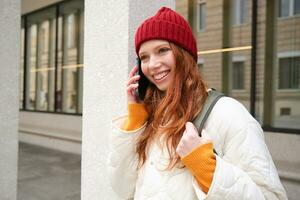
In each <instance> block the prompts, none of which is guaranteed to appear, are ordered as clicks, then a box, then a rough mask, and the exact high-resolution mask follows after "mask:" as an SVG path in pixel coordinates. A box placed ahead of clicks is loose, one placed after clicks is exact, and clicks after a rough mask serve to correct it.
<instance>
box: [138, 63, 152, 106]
mask: <svg viewBox="0 0 300 200" xmlns="http://www.w3.org/2000/svg"><path fill="white" fill-rule="evenodd" d="M136 61H137V66H138V74H139V75H140V79H139V80H138V84H139V86H138V89H137V96H138V97H139V99H140V100H142V101H144V98H145V95H146V91H147V88H148V85H149V80H148V79H147V78H146V76H145V75H144V73H143V72H142V67H141V60H140V58H137V59H136Z"/></svg>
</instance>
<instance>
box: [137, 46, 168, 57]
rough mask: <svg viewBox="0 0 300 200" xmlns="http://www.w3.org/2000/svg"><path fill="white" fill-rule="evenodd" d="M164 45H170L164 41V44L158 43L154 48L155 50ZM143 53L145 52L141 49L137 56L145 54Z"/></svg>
mask: <svg viewBox="0 0 300 200" xmlns="http://www.w3.org/2000/svg"><path fill="white" fill-rule="evenodd" d="M165 45H168V47H170V45H169V43H164V44H160V45H158V46H156V47H154V49H155V50H156V49H159V48H161V47H163V46H165ZM145 53H146V52H144V51H142V52H141V53H139V56H140V57H141V56H142V55H143V54H145Z"/></svg>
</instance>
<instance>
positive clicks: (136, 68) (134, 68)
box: [129, 65, 138, 78]
mask: <svg viewBox="0 0 300 200" xmlns="http://www.w3.org/2000/svg"><path fill="white" fill-rule="evenodd" d="M137 71H138V66H137V65H136V66H134V67H133V68H132V70H131V71H130V72H129V78H131V77H133V76H134V74H135V73H136V72H137Z"/></svg>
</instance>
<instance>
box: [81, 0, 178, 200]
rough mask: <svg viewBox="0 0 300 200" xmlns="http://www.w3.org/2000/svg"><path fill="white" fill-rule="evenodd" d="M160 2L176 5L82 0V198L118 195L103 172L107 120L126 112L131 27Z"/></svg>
mask: <svg viewBox="0 0 300 200" xmlns="http://www.w3.org/2000/svg"><path fill="white" fill-rule="evenodd" d="M161 6H168V7H171V8H174V7H175V1H174V0H166V1H160V0H154V1H148V0H115V1H113V2H112V1H98V0H86V1H85V27H84V31H85V34H84V83H83V84H84V85H83V88H84V90H83V117H82V123H83V133H82V179H81V188H82V190H81V199H82V200H96V199H99V198H100V199H118V197H117V196H116V195H115V194H114V193H113V191H112V189H111V188H110V186H109V180H108V177H107V172H106V160H107V155H108V136H109V134H110V132H111V119H112V118H113V117H115V116H117V115H120V114H124V113H126V91H125V88H126V80H127V76H128V72H129V70H130V69H131V68H132V66H133V65H134V64H135V57H136V55H135V51H134V33H135V30H136V28H137V26H138V25H139V24H140V23H141V21H142V20H143V19H145V18H146V17H147V16H150V15H153V14H154V13H155V12H156V11H157V10H158V9H159V8H160V7H161ZM120 178H121V177H120Z"/></svg>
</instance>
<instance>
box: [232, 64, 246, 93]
mask: <svg viewBox="0 0 300 200" xmlns="http://www.w3.org/2000/svg"><path fill="white" fill-rule="evenodd" d="M232 89H233V90H242V89H244V62H240V61H239V62H233V63H232Z"/></svg>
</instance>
